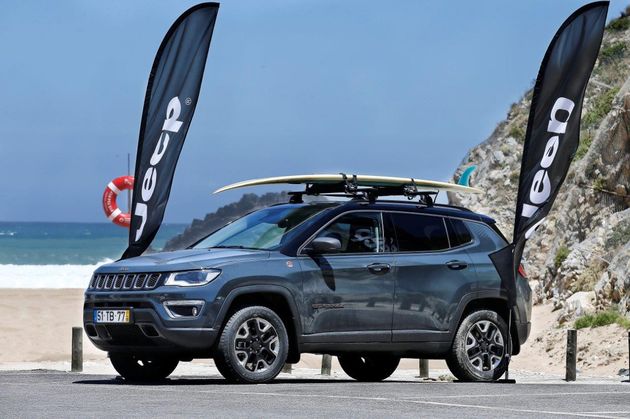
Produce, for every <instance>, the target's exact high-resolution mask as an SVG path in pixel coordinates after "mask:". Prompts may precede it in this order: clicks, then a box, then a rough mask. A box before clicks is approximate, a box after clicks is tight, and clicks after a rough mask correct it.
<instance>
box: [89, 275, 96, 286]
mask: <svg viewBox="0 0 630 419" xmlns="http://www.w3.org/2000/svg"><path fill="white" fill-rule="evenodd" d="M97 282H98V275H92V280H91V281H90V285H89V286H88V288H96V283H97Z"/></svg>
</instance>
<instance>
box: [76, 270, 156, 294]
mask: <svg viewBox="0 0 630 419" xmlns="http://www.w3.org/2000/svg"><path fill="white" fill-rule="evenodd" d="M162 276H163V275H162V274H160V273H152V274H117V275H116V274H98V275H94V277H93V278H92V280H91V281H90V285H89V287H88V289H95V290H129V291H141V290H152V289H154V288H157V287H158V286H160V285H161V283H162V281H161V279H162Z"/></svg>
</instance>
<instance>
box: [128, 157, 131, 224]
mask: <svg viewBox="0 0 630 419" xmlns="http://www.w3.org/2000/svg"><path fill="white" fill-rule="evenodd" d="M127 176H131V153H127ZM127 214H131V189H127Z"/></svg>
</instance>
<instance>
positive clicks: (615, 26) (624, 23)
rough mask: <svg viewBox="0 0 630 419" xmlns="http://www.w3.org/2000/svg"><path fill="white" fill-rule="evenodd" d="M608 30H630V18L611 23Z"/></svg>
mask: <svg viewBox="0 0 630 419" xmlns="http://www.w3.org/2000/svg"><path fill="white" fill-rule="evenodd" d="M606 28H608V29H610V30H612V31H625V30H626V29H628V28H630V18H628V17H620V18H619V19H615V20H613V21H612V22H610V23H609V24H608V26H607V27H606Z"/></svg>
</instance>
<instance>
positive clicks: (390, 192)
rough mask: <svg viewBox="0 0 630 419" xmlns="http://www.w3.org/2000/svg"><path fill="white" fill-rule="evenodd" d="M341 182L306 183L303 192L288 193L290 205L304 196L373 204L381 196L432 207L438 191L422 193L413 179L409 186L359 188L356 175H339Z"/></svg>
mask: <svg viewBox="0 0 630 419" xmlns="http://www.w3.org/2000/svg"><path fill="white" fill-rule="evenodd" d="M341 175H342V177H343V181H342V182H336V183H307V184H306V188H305V189H304V191H298V192H289V193H288V194H289V195H290V196H291V198H290V200H289V202H290V203H302V202H304V198H303V197H304V195H315V196H333V197H341V198H350V199H354V200H367V201H369V202H371V203H373V202H375V201H376V200H377V199H378V198H379V197H382V196H404V197H406V198H407V199H408V200H413V199H414V198H418V199H419V202H420V203H421V204H424V205H426V206H429V207H431V206H433V205H434V203H435V199H436V198H437V195H438V193H439V191H422V190H419V189H418V187H417V186H416V184H415V182H414V180H413V179H411V184H410V185H401V186H359V185H358V184H357V177H356V175H352V177H348V176H346V174H344V173H341Z"/></svg>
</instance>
